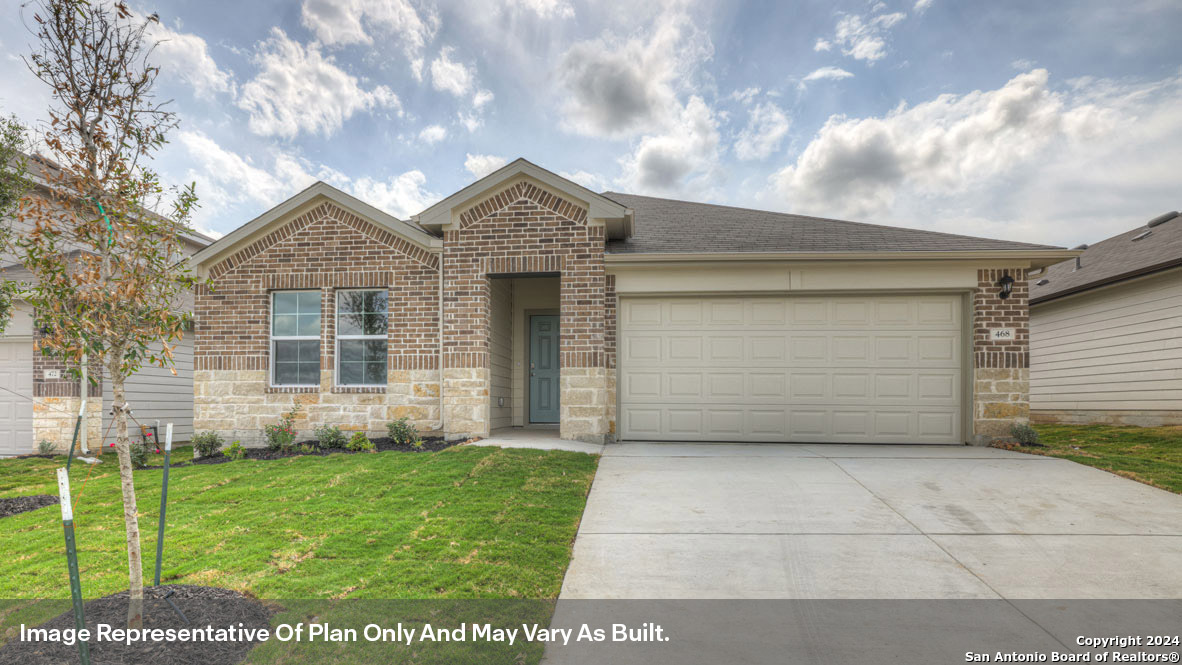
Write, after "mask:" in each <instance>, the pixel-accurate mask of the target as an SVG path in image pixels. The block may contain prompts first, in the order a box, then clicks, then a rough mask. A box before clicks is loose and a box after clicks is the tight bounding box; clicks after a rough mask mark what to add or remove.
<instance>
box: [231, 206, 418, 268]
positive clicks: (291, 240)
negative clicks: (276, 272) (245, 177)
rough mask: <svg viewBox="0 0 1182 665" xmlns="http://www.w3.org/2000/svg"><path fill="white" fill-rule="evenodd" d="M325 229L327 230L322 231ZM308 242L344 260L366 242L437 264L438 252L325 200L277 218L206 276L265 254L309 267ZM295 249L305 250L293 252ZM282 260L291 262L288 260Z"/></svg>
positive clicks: (285, 262) (247, 262) (325, 253)
mask: <svg viewBox="0 0 1182 665" xmlns="http://www.w3.org/2000/svg"><path fill="white" fill-rule="evenodd" d="M325 227H328V228H327V229H325ZM325 230H327V231H328V232H327V233H325V232H323V231H325ZM317 231H321V232H319V233H317ZM310 244H311V245H315V249H316V252H315V253H316V254H318V255H321V256H326V257H327V256H334V255H335V256H338V257H340V258H342V259H343V258H345V257H346V255H347V254H348V253H349V252H360V251H364V248H365V247H366V246H367V245H371V244H372V245H378V246H380V247H382V248H386V249H390V250H394V252H395V253H397V254H399V255H401V256H405V257H407V258H408V259H410V260H413V261H415V262H417V263H419V264H422V265H423V266H426V267H429V268H436V267H437V266H438V265H439V264H438V255H437V254H435V253H433V252H430V251H428V250H426V249H424V248H422V247H419V246H417V245H415V244H413V243H411V242H409V241H407V240H406V239H405V238H403V237H401V236H399V235H397V234H395V233H393V232H391V231H390V230H388V229H386V228H383V227H379V226H378V225H377V224H374V223H373V222H371V221H369V220H366V219H363V218H361V217H359V216H357V215H355V214H353V213H351V212H349V211H347V210H345V209H343V208H341V207H340V206H337V205H335V204H333V203H330V202H327V201H324V202H320V203H318V204H316V205H314V206H312V207H311V208H310V209H308V210H305V211H303V212H299V213H296V214H292V215H290V216H289V217H288V218H286V219H281V220H278V223H276V224H275V225H274V226H272V227H271V230H270V232H269V233H267V234H265V235H263V236H262V237H260V238H258V239H257V240H254V241H253V242H251V243H250V244H248V245H246V246H245V247H242V248H241V249H239V250H238V251H236V252H234V253H233V254H230V255H229V256H227V257H226V258H224V259H223V260H221V261H219V262H217V263H214V264H213V265H211V266H209V267H208V272H209V276H210V277H214V278H217V277H219V276H221V275H225V274H227V273H229V272H231V271H233V270H235V269H237V268H238V267H240V266H244V265H249V264H250V263H252V261H254V260H255V259H257V258H258V257H260V256H262V255H264V254H277V253H278V256H275V257H274V258H275V259H277V260H279V261H280V263H281V264H287V265H291V266H292V267H294V268H296V269H297V271H304V270H307V269H308V268H309V267H310V266H309V261H308V259H307V255H308V252H307V251H306V250H305V248H306V247H308V246H309V245H310ZM297 249H299V250H305V251H296V250H297ZM285 259H289V260H290V259H294V261H292V262H290V263H288V261H287V260H285ZM269 263H270V262H269ZM272 269H273V268H272Z"/></svg>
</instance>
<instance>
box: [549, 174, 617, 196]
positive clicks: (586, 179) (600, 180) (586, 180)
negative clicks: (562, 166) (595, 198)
mask: <svg viewBox="0 0 1182 665" xmlns="http://www.w3.org/2000/svg"><path fill="white" fill-rule="evenodd" d="M558 175H560V176H562V177H563V178H566V179H567V180H570V181H572V182H577V183H579V184H580V185H582V186H584V187H586V188H587V189H589V190H591V191H593V192H602V191H604V190H605V189H607V179H606V178H604V177H603V176H601V175H598V174H595V173H591V172H589V171H581V170H580V171H575V172H574V173H568V172H566V171H559V172H558Z"/></svg>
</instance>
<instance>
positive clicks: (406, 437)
mask: <svg viewBox="0 0 1182 665" xmlns="http://www.w3.org/2000/svg"><path fill="white" fill-rule="evenodd" d="M386 433H387V434H389V435H390V440H391V441H392V442H394V443H397V444H403V443H412V442H413V441H414V440H415V439H417V438H419V430H418V429H416V428H415V426H414V425H412V424H410V420H408V419H407V418H405V417H402V418H399V419H398V420H395V421H394V422H392V423H386Z"/></svg>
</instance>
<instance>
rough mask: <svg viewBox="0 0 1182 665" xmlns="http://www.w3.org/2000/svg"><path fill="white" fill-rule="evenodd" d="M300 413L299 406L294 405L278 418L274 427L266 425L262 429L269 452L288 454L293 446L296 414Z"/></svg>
mask: <svg viewBox="0 0 1182 665" xmlns="http://www.w3.org/2000/svg"><path fill="white" fill-rule="evenodd" d="M299 412H300V405H299V404H296V405H295V406H293V407H291V411H288V412H287V413H285V414H283V415H282V416H280V417H279V423H278V424H276V425H267V426H266V427H264V428H263V433H264V434H266V436H267V448H268V449H270V450H279V451H282V452H285V453H286V452H290V451H291V449H292V448H293V447H294V444H295V419H296V414H297V413H299Z"/></svg>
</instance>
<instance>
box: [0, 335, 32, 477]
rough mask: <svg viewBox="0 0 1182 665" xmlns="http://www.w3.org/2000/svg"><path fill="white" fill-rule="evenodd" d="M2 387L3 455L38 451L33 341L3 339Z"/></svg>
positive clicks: (0, 438)
mask: <svg viewBox="0 0 1182 665" xmlns="http://www.w3.org/2000/svg"><path fill="white" fill-rule="evenodd" d="M0 387H2V388H4V390H0V456H5V455H23V454H25V453H31V452H35V450H34V446H33V401H32V395H33V342H32V340H16V341H0ZM14 393H15V394H14Z"/></svg>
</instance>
